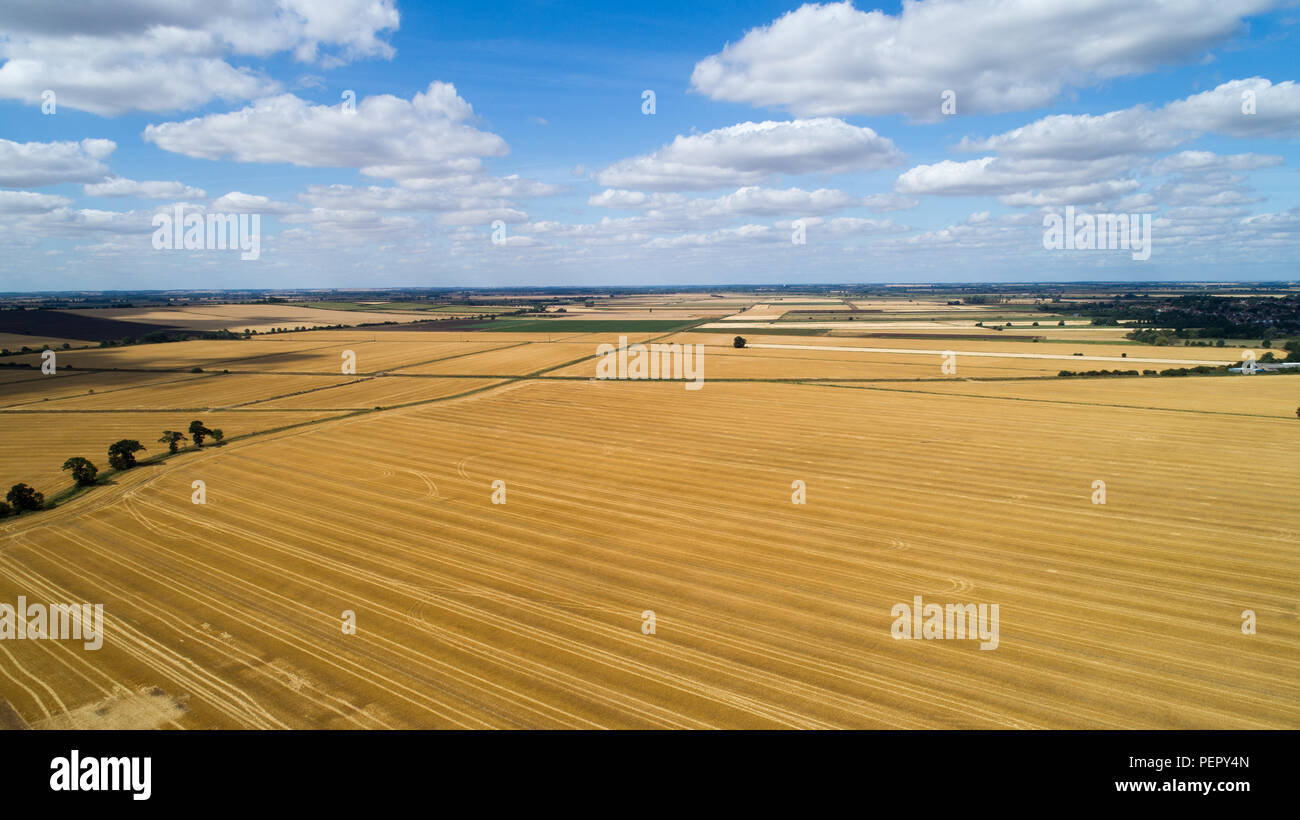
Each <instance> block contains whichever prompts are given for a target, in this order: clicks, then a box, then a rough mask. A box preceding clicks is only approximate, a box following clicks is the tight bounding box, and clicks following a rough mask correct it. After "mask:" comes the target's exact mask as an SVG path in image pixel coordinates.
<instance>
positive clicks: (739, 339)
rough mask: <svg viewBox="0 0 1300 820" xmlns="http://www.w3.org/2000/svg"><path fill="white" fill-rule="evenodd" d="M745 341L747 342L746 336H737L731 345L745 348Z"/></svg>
mask: <svg viewBox="0 0 1300 820" xmlns="http://www.w3.org/2000/svg"><path fill="white" fill-rule="evenodd" d="M745 341H746V340H745V337H744V336H737V337H736V338H734V339H732V340H731V344H732V346H733V347H744V346H745Z"/></svg>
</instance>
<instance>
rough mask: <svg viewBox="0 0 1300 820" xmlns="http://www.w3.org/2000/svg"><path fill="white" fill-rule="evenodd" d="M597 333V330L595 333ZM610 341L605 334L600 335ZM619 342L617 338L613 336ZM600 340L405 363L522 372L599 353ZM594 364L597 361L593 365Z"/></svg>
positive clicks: (419, 369)
mask: <svg viewBox="0 0 1300 820" xmlns="http://www.w3.org/2000/svg"><path fill="white" fill-rule="evenodd" d="M591 335H592V336H593V337H595V336H596V335H597V334H591ZM599 338H600V339H601V341H606V339H605V338H604V337H599ZM609 341H610V342H611V343H616V342H617V339H612V340H609ZM599 345H600V342H540V341H535V342H532V343H528V342H522V343H515V345H514V346H512V347H509V348H506V349H504V350H493V351H489V352H486V353H475V354H473V355H471V356H463V357H460V358H456V359H444V360H442V361H437V362H431V363H429V364H423V365H419V366H415V367H403V368H402V369H401V370H398V371H396V372H398V373H408V374H426V375H428V374H444V375H454V374H461V373H463V374H473V375H485V376H522V375H524V374H527V373H533V372H535V371H538V370H542V369H545V368H551V367H558V366H559V365H562V364H565V363H566V362H571V361H573V360H574V359H580V358H584V357H590V356H595V355H596V348H597V347H598V346H599ZM593 366H594V365H593Z"/></svg>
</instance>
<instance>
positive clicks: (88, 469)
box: [63, 456, 99, 487]
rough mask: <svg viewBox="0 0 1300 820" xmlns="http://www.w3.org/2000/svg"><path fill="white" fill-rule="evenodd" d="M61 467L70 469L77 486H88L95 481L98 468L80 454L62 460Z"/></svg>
mask: <svg viewBox="0 0 1300 820" xmlns="http://www.w3.org/2000/svg"><path fill="white" fill-rule="evenodd" d="M63 469H65V470H71V471H72V477H73V479H75V480H76V482H77V486H78V487H89V486H90V485H91V484H94V483H95V476H96V475H97V474H98V473H99V468H98V467H96V466H95V465H94V464H91V463H90V460H89V459H85V458H82V457H81V456H73V457H72V458H70V459H68V460H67V461H65V462H63Z"/></svg>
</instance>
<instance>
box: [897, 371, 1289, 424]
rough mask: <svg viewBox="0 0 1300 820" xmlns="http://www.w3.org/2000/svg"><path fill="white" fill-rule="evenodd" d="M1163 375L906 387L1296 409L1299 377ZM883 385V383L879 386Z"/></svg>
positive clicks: (1267, 411)
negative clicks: (1173, 380)
mask: <svg viewBox="0 0 1300 820" xmlns="http://www.w3.org/2000/svg"><path fill="white" fill-rule="evenodd" d="M1178 381H1179V383H1178V384H1177V386H1174V385H1171V384H1170V383H1169V379H1167V378H1150V377H1140V378H1133V377H1125V378H1079V379H1071V380H1066V381H1059V380H1055V379H1054V380H1051V381H1041V382H1034V381H1014V382H979V381H961V382H928V383H926V384H924V385H915V386H909V387H907V388H906V389H908V390H920V391H924V392H927V393H943V394H950V395H954V396H990V397H995V398H998V399H1020V400H1027V401H1041V402H1061V403H1067V404H1098V405H1110V406H1123V407H1131V408H1142V407H1150V408H1162V409H1167V410H1184V411H1187V412H1197V413H1227V414H1239V415H1251V416H1265V417H1274V418H1294V417H1295V413H1296V409H1297V408H1298V407H1300V377H1297V376H1290V375H1256V376H1249V377H1243V376H1236V375H1232V376H1223V377H1221V378H1197V379H1190V378H1189V379H1180V380H1178ZM882 387H884V386H882Z"/></svg>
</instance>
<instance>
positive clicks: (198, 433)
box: [136, 420, 226, 453]
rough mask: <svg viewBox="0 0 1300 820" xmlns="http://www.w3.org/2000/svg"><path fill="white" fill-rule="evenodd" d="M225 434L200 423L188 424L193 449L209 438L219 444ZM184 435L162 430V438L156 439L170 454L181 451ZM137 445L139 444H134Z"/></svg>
mask: <svg viewBox="0 0 1300 820" xmlns="http://www.w3.org/2000/svg"><path fill="white" fill-rule="evenodd" d="M225 435H226V434H225V433H223V432H221V431H220V430H210V429H208V428H207V427H205V426H204V424H203V422H201V421H197V420H195V421H192V422H190V438H192V439H193V440H194V446H195V447H202V446H203V440H204V439H205V438H211V439H212V440H213V441H215V442H217V443H220V442H221V440H222V439H223V438H225ZM185 440H186V438H185V434H184V433H181V432H177V431H175V430H164V431H163V434H162V437H161V438H159V439H158V442H159V443H160V444H166V445H167V449H168V450H169V451H170V452H173V453H178V452H180V449H181V442H182V441H185ZM136 443H137V444H138V443H139V442H136Z"/></svg>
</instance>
